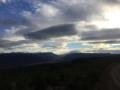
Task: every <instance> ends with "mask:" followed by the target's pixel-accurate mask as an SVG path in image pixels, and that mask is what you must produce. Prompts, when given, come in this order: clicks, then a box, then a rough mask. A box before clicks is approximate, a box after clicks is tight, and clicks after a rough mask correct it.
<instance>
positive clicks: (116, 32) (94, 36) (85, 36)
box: [81, 28, 120, 40]
mask: <svg viewBox="0 0 120 90" xmlns="http://www.w3.org/2000/svg"><path fill="white" fill-rule="evenodd" d="M81 38H82V40H112V39H120V29H119V28H115V29H102V30H99V31H98V30H96V31H87V32H83V33H82V34H81Z"/></svg>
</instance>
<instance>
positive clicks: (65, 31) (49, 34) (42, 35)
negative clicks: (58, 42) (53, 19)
mask: <svg viewBox="0 0 120 90" xmlns="http://www.w3.org/2000/svg"><path fill="white" fill-rule="evenodd" d="M75 34H77V31H76V30H75V29H74V25H72V24H67V25H59V26H54V27H50V28H47V29H43V30H39V31H36V32H31V33H29V34H26V35H25V36H26V37H27V38H29V39H37V40H45V39H50V38H56V37H62V36H72V35H75Z"/></svg>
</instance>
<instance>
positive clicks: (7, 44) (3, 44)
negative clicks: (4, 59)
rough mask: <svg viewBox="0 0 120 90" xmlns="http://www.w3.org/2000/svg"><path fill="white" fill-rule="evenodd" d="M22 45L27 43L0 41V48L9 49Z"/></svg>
mask: <svg viewBox="0 0 120 90" xmlns="http://www.w3.org/2000/svg"><path fill="white" fill-rule="evenodd" d="M23 43H27V42H26V41H16V42H15V41H9V40H3V39H0V48H10V47H12V46H16V45H20V44H23Z"/></svg>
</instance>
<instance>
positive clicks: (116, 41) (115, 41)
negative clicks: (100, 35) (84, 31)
mask: <svg viewBox="0 0 120 90" xmlns="http://www.w3.org/2000/svg"><path fill="white" fill-rule="evenodd" d="M88 43H92V44H99V43H104V44H119V43H120V41H118V40H107V41H94V42H88Z"/></svg>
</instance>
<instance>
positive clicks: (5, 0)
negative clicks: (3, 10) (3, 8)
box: [0, 0, 11, 4]
mask: <svg viewBox="0 0 120 90" xmlns="http://www.w3.org/2000/svg"><path fill="white" fill-rule="evenodd" d="M10 1H11V0H0V3H4V4H5V3H8V2H10Z"/></svg>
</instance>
